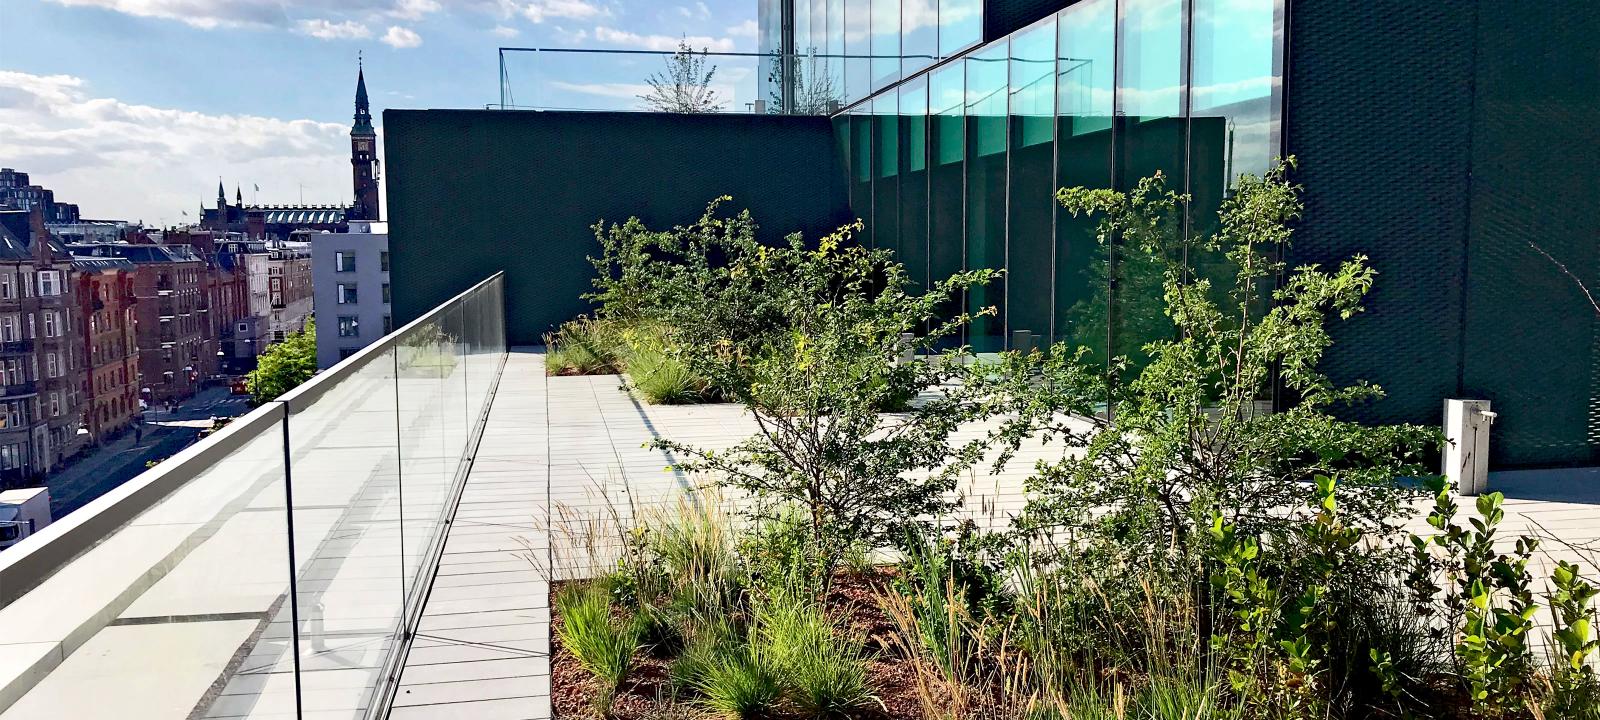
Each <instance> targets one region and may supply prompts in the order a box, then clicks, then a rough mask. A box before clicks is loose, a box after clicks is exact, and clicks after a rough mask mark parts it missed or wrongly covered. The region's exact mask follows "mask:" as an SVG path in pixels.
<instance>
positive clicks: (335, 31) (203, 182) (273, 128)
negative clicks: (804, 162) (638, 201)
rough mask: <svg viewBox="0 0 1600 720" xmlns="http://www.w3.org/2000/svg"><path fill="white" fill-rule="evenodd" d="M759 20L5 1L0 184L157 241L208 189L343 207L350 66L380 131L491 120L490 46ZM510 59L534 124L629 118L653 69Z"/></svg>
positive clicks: (749, 43) (660, 0)
mask: <svg viewBox="0 0 1600 720" xmlns="http://www.w3.org/2000/svg"><path fill="white" fill-rule="evenodd" d="M755 6H756V2H755V0H0V38H4V39H5V41H4V42H0V167H10V168H15V169H17V170H21V171H25V172H28V173H30V175H31V176H32V181H33V182H34V183H36V184H39V185H44V186H45V187H48V188H51V189H53V190H54V191H55V194H56V199H57V200H58V201H60V202H73V203H78V204H79V206H80V207H81V212H82V213H83V216H84V217H88V218H106V219H123V220H134V221H143V222H145V223H147V224H152V225H170V224H180V223H185V222H192V221H195V220H196V219H198V218H197V211H198V208H199V207H200V205H201V204H202V203H205V204H207V205H214V204H215V197H216V186H217V181H218V179H219V177H220V179H221V180H222V182H223V183H224V184H225V186H226V187H227V194H228V196H229V198H230V199H231V198H232V197H233V196H234V191H235V189H236V188H242V189H243V194H244V198H245V201H246V202H247V203H253V202H259V203H263V204H267V203H294V202H301V201H303V202H307V203H324V204H329V203H340V202H348V201H349V200H350V196H351V194H352V190H351V179H350V161H349V157H350V141H349V131H350V124H351V115H352V114H353V112H354V94H355V81H356V62H357V54H358V53H360V55H361V56H362V58H363V59H364V63H365V68H366V77H367V89H368V92H369V94H370V96H371V101H372V111H373V116H374V118H375V120H376V121H378V122H379V123H380V125H381V116H382V112H383V110H385V109H389V108H474V107H477V108H481V107H484V106H485V105H486V104H490V103H499V102H500V97H501V84H500V82H499V81H498V80H499V76H500V71H499V56H498V53H497V52H496V48H498V47H502V46H508V47H544V48H550V47H573V48H596V49H617V48H621V49H653V50H670V49H672V48H673V47H675V46H676V44H677V43H678V41H679V39H680V38H686V39H687V40H688V41H689V42H690V44H691V45H693V46H695V47H697V48H708V49H710V50H713V51H735V52H745V51H754V50H755V49H756V48H755V44H756V21H755ZM509 57H510V58H511V59H509V60H508V62H507V75H508V77H509V79H510V84H509V87H510V88H511V91H512V93H511V99H512V100H513V101H514V102H515V103H516V104H518V105H535V106H541V107H575V108H585V109H610V108H623V107H629V106H632V105H634V104H635V103H636V102H637V100H636V98H635V97H634V96H635V95H636V94H637V93H638V92H639V91H640V88H641V87H642V83H643V79H644V78H645V77H647V76H648V75H649V74H651V73H652V72H654V71H655V70H657V69H659V68H660V67H661V60H660V59H659V58H655V57H649V56H644V57H639V56H592V55H591V56H579V55H551V54H539V55H534V54H530V53H518V54H512V55H511V56H509ZM745 65H749V67H745ZM753 65H754V64H753V62H750V63H746V62H743V61H742V60H740V59H736V58H730V59H726V60H724V65H723V66H721V67H719V73H720V74H719V76H718V78H717V82H716V83H715V84H716V85H719V86H721V87H723V89H724V95H725V96H726V97H727V98H728V100H729V102H730V103H736V102H744V101H745V100H746V99H747V98H746V97H745V95H747V94H749V92H748V91H747V90H745V89H744V88H745V87H746V86H750V87H753V85H754V81H753V72H754V71H753ZM379 133H380V136H381V134H382V128H381V126H380V128H379ZM380 144H381V143H380ZM256 188H259V190H257V189H256ZM184 213H187V215H185V214H184Z"/></svg>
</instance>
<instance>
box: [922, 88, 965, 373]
mask: <svg viewBox="0 0 1600 720" xmlns="http://www.w3.org/2000/svg"><path fill="white" fill-rule="evenodd" d="M928 112H929V115H928V123H929V125H930V127H929V128H928V158H929V165H928V277H929V278H930V279H931V281H938V280H941V279H944V278H947V277H950V276H951V275H954V274H955V273H958V272H960V271H961V268H962V265H963V264H964V257H965V243H964V238H965V235H966V223H965V218H966V212H965V211H966V195H965V189H966V172H965V168H966V157H967V153H966V73H965V70H964V68H963V66H962V64H961V63H959V62H957V63H951V64H948V65H945V66H943V67H940V68H938V69H936V70H934V71H933V72H932V73H929V75H928ZM956 309H957V308H951V311H952V312H953V311H955V310H956ZM961 341H962V339H961V338H951V339H950V342H949V343H948V344H957V343H959V342H961Z"/></svg>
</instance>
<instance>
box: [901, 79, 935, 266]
mask: <svg viewBox="0 0 1600 720" xmlns="http://www.w3.org/2000/svg"><path fill="white" fill-rule="evenodd" d="M898 92H899V95H900V114H899V121H900V262H901V263H903V264H904V265H905V266H906V273H907V274H908V275H909V276H910V278H911V282H912V286H913V289H914V290H921V289H923V288H926V287H927V283H928V79H927V78H926V77H924V76H917V77H912V78H911V79H908V80H906V81H905V82H904V83H902V84H901V85H900V87H899V88H898Z"/></svg>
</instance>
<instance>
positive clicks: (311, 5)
mask: <svg viewBox="0 0 1600 720" xmlns="http://www.w3.org/2000/svg"><path fill="white" fill-rule="evenodd" d="M50 1H51V2H55V3H57V4H60V5H67V6H73V7H94V8H101V9H104V10H110V11H113V12H119V13H123V14H125V15H133V16H135V17H146V18H158V19H163V20H175V21H178V22H182V23H185V24H187V25H190V26H193V27H197V28H203V29H210V28H218V27H277V28H284V29H297V26H298V25H299V22H300V20H301V18H304V17H306V16H312V17H326V16H328V15H333V16H335V17H340V16H342V17H345V18H358V19H362V20H371V19H372V18H373V17H375V16H382V15H387V16H393V17H400V18H405V19H412V20H414V19H417V18H420V17H422V16H423V15H424V14H427V13H429V12H433V11H435V10H439V9H440V8H441V7H442V6H441V5H440V4H439V2H438V0H50Z"/></svg>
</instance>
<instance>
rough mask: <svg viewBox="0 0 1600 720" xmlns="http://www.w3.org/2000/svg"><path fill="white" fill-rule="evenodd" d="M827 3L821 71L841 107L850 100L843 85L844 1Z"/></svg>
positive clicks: (838, 0)
mask: <svg viewBox="0 0 1600 720" xmlns="http://www.w3.org/2000/svg"><path fill="white" fill-rule="evenodd" d="M825 2H826V3H827V6H826V7H827V21H826V22H827V28H828V29H827V40H828V42H827V46H826V50H825V52H822V53H821V54H822V55H823V57H822V60H821V64H822V68H821V71H822V73H823V75H824V76H825V77H826V78H827V83H828V87H829V88H831V92H832V94H833V95H834V96H836V97H837V98H838V99H839V105H840V106H841V107H842V106H844V105H845V104H848V103H849V101H850V100H851V98H850V95H849V94H848V93H847V92H846V88H845V85H844V71H845V59H844V53H845V47H844V25H845V22H844V0H825Z"/></svg>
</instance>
